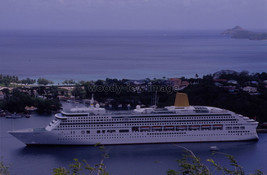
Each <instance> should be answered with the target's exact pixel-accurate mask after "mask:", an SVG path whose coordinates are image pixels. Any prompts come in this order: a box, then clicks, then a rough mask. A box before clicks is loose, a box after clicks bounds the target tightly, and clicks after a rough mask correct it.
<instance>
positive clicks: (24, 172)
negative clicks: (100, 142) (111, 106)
mask: <svg viewBox="0 0 267 175" xmlns="http://www.w3.org/2000/svg"><path fill="white" fill-rule="evenodd" d="M52 119H53V116H38V115H35V116H32V117H31V118H30V119H27V118H22V119H6V118H0V160H2V161H4V162H5V163H6V164H7V165H9V166H10V169H11V172H12V174H15V175H36V174H38V175H48V174H52V169H53V168H55V167H62V166H65V167H67V165H69V164H70V163H72V160H73V159H74V158H78V159H80V160H87V162H88V163H89V164H91V165H94V164H97V163H99V162H100V160H101V155H102V152H101V151H100V149H99V148H96V147H94V146H68V147H60V146H58V147H46V146H44V147H26V146H25V145H24V144H23V143H21V142H20V141H18V140H17V139H16V138H14V137H12V136H11V135H9V134H8V133H7V131H9V130H12V129H22V128H30V127H43V126H45V125H47V124H48V123H49V122H50V121H51V120H52ZM259 137H260V140H259V141H258V142H255V141H254V142H212V143H177V144H146V145H118V146H106V147H105V148H106V150H107V151H108V154H109V156H110V158H108V159H106V160H105V164H106V166H107V170H108V172H109V173H110V174H111V175H136V174H138V175H148V174H153V175H164V174H166V171H167V170H168V169H177V163H176V160H177V159H180V158H181V156H182V154H183V153H184V152H183V150H182V149H181V148H180V147H178V146H184V147H186V148H188V149H191V150H192V151H193V152H194V153H195V154H196V155H197V156H199V157H201V159H202V160H203V161H205V160H206V159H207V158H213V159H215V160H216V161H218V162H220V163H221V164H222V165H228V163H229V162H228V160H227V159H225V158H224V156H222V155H212V154H211V152H210V151H209V147H210V146H213V145H216V146H218V147H219V148H220V151H221V152H224V153H228V154H232V155H234V156H235V158H236V159H237V161H238V162H239V163H240V164H241V165H242V166H243V167H244V168H245V170H246V171H247V172H253V170H255V169H261V170H262V171H264V172H265V173H266V172H267V167H266V162H267V161H266V157H267V151H266V147H267V134H260V135H259ZM177 145H178V146H177ZM207 164H208V163H207Z"/></svg>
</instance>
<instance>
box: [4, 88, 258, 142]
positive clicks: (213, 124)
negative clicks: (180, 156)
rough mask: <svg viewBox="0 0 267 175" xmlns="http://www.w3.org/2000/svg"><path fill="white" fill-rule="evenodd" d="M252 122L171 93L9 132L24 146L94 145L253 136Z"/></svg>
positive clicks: (79, 110) (80, 111) (68, 113)
mask: <svg viewBox="0 0 267 175" xmlns="http://www.w3.org/2000/svg"><path fill="white" fill-rule="evenodd" d="M257 126H258V122H256V121H255V120H253V119H250V118H248V117H245V116H242V115H240V114H236V113H234V112H231V111H228V110H225V109H220V108H216V107H208V106H190V105H189V102H188V98H187V95H186V94H183V93H177V94H176V99H175V103H174V105H173V106H167V107H165V108H160V109H159V108H141V107H140V106H136V109H134V110H128V111H117V112H116V111H108V110H106V109H104V108H101V107H100V106H99V105H98V104H96V105H94V106H93V105H92V106H90V107H87V108H72V109H70V110H68V111H62V112H61V113H58V114H55V118H54V120H53V121H51V122H50V123H49V124H48V125H47V126H46V127H44V128H30V129H24V130H14V131H9V133H10V134H11V135H13V136H14V137H16V138H17V139H19V140H20V141H22V142H23V143H25V144H26V145H96V144H105V145H109V144H145V143H176V142H211V141H246V140H257V139H258V135H257V132H256V127H257Z"/></svg>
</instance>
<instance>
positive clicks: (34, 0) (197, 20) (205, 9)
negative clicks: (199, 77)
mask: <svg viewBox="0 0 267 175" xmlns="http://www.w3.org/2000/svg"><path fill="white" fill-rule="evenodd" d="M236 25H240V26H242V27H243V28H245V29H251V30H253V29H259V30H266V29H267V0H0V30H195V29H200V30H212V29H218V30H222V29H227V28H232V27H234V26H236Z"/></svg>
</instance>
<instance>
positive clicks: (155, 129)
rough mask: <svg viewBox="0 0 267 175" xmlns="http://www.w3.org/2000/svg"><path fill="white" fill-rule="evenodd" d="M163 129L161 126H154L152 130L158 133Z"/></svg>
mask: <svg viewBox="0 0 267 175" xmlns="http://www.w3.org/2000/svg"><path fill="white" fill-rule="evenodd" d="M161 129H162V127H161V126H152V130H154V131H158V130H161Z"/></svg>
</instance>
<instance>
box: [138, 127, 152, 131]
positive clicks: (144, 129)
mask: <svg viewBox="0 0 267 175" xmlns="http://www.w3.org/2000/svg"><path fill="white" fill-rule="evenodd" d="M149 130H150V126H141V127H140V131H149Z"/></svg>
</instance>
